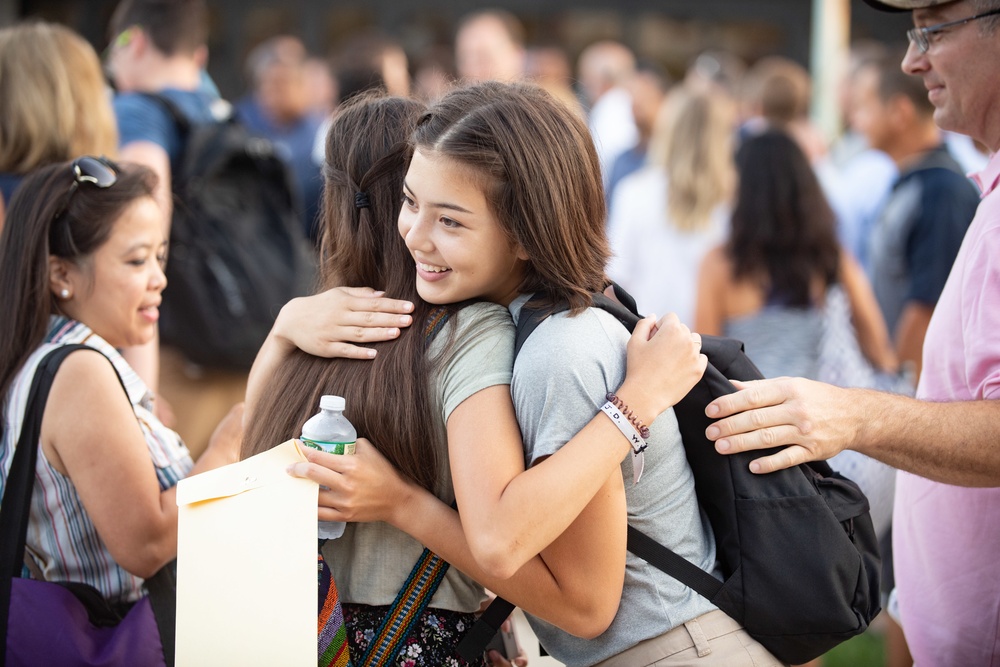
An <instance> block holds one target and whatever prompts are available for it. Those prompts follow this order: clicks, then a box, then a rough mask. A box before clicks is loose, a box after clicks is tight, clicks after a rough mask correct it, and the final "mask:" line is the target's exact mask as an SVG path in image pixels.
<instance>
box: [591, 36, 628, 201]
mask: <svg viewBox="0 0 1000 667" xmlns="http://www.w3.org/2000/svg"><path fill="white" fill-rule="evenodd" d="M576 69H577V76H578V77H579V79H580V88H581V91H582V92H583V97H584V100H585V102H586V104H587V106H588V113H587V125H588V126H589V127H590V134H591V136H592V137H593V139H594V145H595V147H596V148H597V157H598V159H599V160H600V161H601V177H602V178H603V180H604V191H605V192H607V191H608V185H609V183H610V178H611V165H612V164H614V161H615V159H616V158H617V157H618V156H619V155H621V154H622V153H623V152H625V151H626V150H628V149H629V148H631V147H632V146H634V145H635V144H636V142H637V141H638V140H639V130H638V129H637V128H636V126H635V120H634V119H633V117H632V95H631V94H630V92H629V89H628V86H629V85H630V84H631V82H632V77H633V76H635V55H634V54H633V53H632V51H631V50H629V48H628V47H627V46H625V45H624V44H621V43H619V42H615V41H611V40H605V41H601V42H595V43H593V44H591V45H590V46H588V47H587V48H585V49H584V50H583V51H582V52H581V53H580V58H579V59H578V60H577V64H576Z"/></svg>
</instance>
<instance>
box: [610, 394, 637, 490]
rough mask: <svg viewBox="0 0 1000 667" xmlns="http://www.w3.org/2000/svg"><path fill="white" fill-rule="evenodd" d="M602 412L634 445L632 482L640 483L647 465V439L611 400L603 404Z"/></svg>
mask: <svg viewBox="0 0 1000 667" xmlns="http://www.w3.org/2000/svg"><path fill="white" fill-rule="evenodd" d="M601 412H603V413H604V414H606V415H607V416H608V418H609V419H611V421H613V422H614V423H615V426H617V427H618V430H619V431H621V432H622V435H624V436H625V437H626V438H627V439H628V442H629V444H630V445H631V446H632V457H633V460H632V483H633V484H638V483H639V478H640V477H642V469H643V467H644V465H645V457H644V456H643V452H644V451H645V450H646V447H647V446H648V445H647V444H646V441H645V440H644V439H643V437H642V436H641V435H640V434H639V431H638V430H636V428H635V426H633V425H632V422H630V421H629V420H628V419H627V418H626V417H625V415H623V414H622V411H621V410H619V409H618V406H616V405H615V404H614V403H612V402H611V401H608V402H607V403H605V404H604V405H602V406H601Z"/></svg>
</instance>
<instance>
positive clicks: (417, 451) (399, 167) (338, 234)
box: [242, 93, 439, 491]
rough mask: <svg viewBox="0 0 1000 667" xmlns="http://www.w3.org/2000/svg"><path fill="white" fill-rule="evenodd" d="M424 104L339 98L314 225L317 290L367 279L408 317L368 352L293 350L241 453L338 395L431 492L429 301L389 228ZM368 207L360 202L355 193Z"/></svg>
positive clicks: (294, 429) (379, 97)
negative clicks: (330, 355)
mask: <svg viewBox="0 0 1000 667" xmlns="http://www.w3.org/2000/svg"><path fill="white" fill-rule="evenodd" d="M424 110H425V107H424V105H423V104H421V103H420V102H417V101H415V100H411V99H404V98H400V97H388V96H385V95H384V94H382V93H365V94H361V95H358V96H356V97H354V98H352V99H350V100H349V101H348V102H346V103H345V104H344V105H343V106H342V107H341V108H340V109H339V110H338V112H337V115H336V116H335V117H334V120H333V124H332V126H331V127H330V132H329V134H328V135H327V140H326V163H325V165H324V169H323V174H324V180H325V190H324V195H323V209H322V216H321V220H322V225H321V229H320V249H321V252H322V257H323V259H322V263H321V282H322V284H321V287H320V289H321V290H325V289H329V288H332V287H335V286H338V285H368V286H371V287H374V288H376V289H380V290H384V291H385V292H386V295H387V296H390V297H393V298H397V299H407V300H409V301H411V302H413V303H414V305H415V310H414V313H413V322H414V325H413V326H411V327H407V328H404V329H403V330H402V331H401V333H400V336H399V338H397V339H396V340H394V341H389V342H384V343H376V344H375V345H374V347H376V348H377V349H378V355H377V356H376V357H375V359H374V360H371V361H368V360H357V359H321V358H319V357H314V356H311V355H309V354H306V353H305V352H302V351H297V352H295V353H294V354H293V355H292V356H291V357H290V358H289V359H288V360H286V361H285V363H284V364H282V366H281V367H280V368H279V369H278V371H277V372H276V373H275V375H274V377H272V378H270V380H269V381H268V391H267V392H265V393H264V395H263V397H262V399H261V401H260V404H259V405H258V406H257V407H256V408H255V409H254V413H253V415H252V416H251V418H250V421H249V423H248V424H247V427H246V432H245V434H244V439H243V451H242V455H243V457H244V458H245V457H247V456H252V455H254V454H257V453H259V452H262V451H265V450H267V449H270V448H271V447H273V446H275V445H277V444H279V443H281V442H284V441H285V440H288V439H289V438H291V437H294V436H297V435H299V434H300V433H301V429H302V424H303V423H304V422H305V421H306V419H308V418H309V417H310V416H311V415H312V414H314V413H315V412H316V411H317V410H318V409H319V398H320V396H322V395H323V394H336V395H338V396H343V397H344V398H345V399H346V401H347V408H346V410H345V416H346V417H347V418H348V419H349V420H350V421H351V423H352V424H354V426H355V428H356V429H357V431H358V435H359V436H362V437H365V438H368V439H369V440H371V441H372V442H373V443H374V444H375V445H376V446H377V447H378V448H379V451H381V452H382V454H384V455H385V456H386V458H388V459H389V460H390V461H391V462H392V463H393V464H394V465H395V466H396V468H397V469H399V470H400V471H401V472H402V473H403V474H405V475H406V476H408V477H409V478H411V479H412V480H413V481H415V482H416V483H418V484H420V485H421V486H423V487H424V488H427V489H429V490H432V491H434V490H435V488H436V483H437V482H438V470H439V462H438V461H437V459H436V457H435V454H434V448H433V447H430V446H428V443H431V442H433V441H434V440H435V439H436V438H437V437H438V436H437V435H436V433H435V431H434V429H433V424H434V420H433V419H432V413H431V410H432V408H431V401H430V397H429V386H430V383H429V378H430V372H431V370H432V368H431V364H430V362H429V360H428V359H427V356H426V344H425V343H426V341H425V336H424V327H423V326H422V325H423V323H424V322H426V321H427V319H428V315H429V313H430V311H431V309H432V306H430V305H429V304H427V303H425V302H424V301H423V300H421V299H420V298H419V296H418V295H417V291H416V280H415V271H416V267H415V265H414V263H413V259H412V258H411V257H410V253H409V251H408V250H407V248H406V244H405V243H404V241H403V238H402V237H401V236H400V234H399V231H398V229H397V226H396V221H397V218H398V216H399V209H400V206H401V198H402V192H403V176H404V175H405V173H406V168H407V166H408V163H409V158H410V155H411V152H410V149H409V144H408V143H407V138H408V136H409V134H410V132H411V131H412V130H413V128H414V127H415V125H416V123H417V120H418V118H419V117H420V115H421V114H422V113H423V112H424ZM362 192H363V193H365V194H366V195H367V199H368V203H369V206H368V207H367V208H358V207H357V206H356V205H355V198H356V196H357V194H358V193H362Z"/></svg>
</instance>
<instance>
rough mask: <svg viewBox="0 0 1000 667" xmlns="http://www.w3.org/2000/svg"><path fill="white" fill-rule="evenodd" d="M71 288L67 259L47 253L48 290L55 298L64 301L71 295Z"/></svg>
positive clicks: (72, 286) (71, 281)
mask: <svg viewBox="0 0 1000 667" xmlns="http://www.w3.org/2000/svg"><path fill="white" fill-rule="evenodd" d="M73 288H74V285H73V280H72V277H71V276H70V263H69V261H67V260H65V259H63V258H62V257H56V256H55V255H49V291H50V292H52V294H53V295H54V296H55V297H56V299H59V300H61V301H66V300H68V299H70V298H72V297H73V291H74V290H73Z"/></svg>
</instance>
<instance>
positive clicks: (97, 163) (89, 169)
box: [52, 155, 118, 222]
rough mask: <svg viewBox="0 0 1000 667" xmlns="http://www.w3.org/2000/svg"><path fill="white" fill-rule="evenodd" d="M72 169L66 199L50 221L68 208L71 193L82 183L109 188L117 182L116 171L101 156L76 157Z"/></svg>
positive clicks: (54, 219)
mask: <svg viewBox="0 0 1000 667" xmlns="http://www.w3.org/2000/svg"><path fill="white" fill-rule="evenodd" d="M71 169H72V171H73V184H72V185H71V186H70V188H69V193H68V194H67V195H66V200H65V201H64V202H63V205H62V206H61V207H60V208H59V212H58V213H56V214H55V215H54V216H52V221H53V222H55V221H56V220H58V219H59V218H60V217H61V216H62V214H63V213H65V212H66V209H67V208H69V203H70V201H72V200H73V195H74V194H75V193H76V189H77V188H78V187H80V185H81V184H82V183H90V184H91V185H93V186H94V187H97V188H101V189H102V190H103V189H105V188H110V187H111V186H112V185H114V184H115V183H116V182H118V172H117V171H116V170H115V168H114V167H113V166H112V165H111V163H110V162H108V161H107V160H106V159H105V158H103V157H91V156H89V155H85V156H84V157H80V158H77V159H75V160H73V164H72V167H71Z"/></svg>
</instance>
